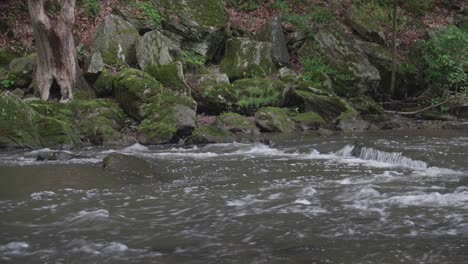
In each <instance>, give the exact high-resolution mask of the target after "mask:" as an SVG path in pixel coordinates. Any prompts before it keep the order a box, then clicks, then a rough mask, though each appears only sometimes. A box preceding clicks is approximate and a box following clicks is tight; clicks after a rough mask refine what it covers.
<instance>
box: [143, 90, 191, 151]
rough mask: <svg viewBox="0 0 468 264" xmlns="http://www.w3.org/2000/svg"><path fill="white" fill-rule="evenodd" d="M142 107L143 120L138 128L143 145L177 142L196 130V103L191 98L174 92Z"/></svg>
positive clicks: (163, 94) (154, 98)
mask: <svg viewBox="0 0 468 264" xmlns="http://www.w3.org/2000/svg"><path fill="white" fill-rule="evenodd" d="M150 101H151V102H150V103H147V104H145V105H143V106H142V116H143V120H142V122H141V123H140V124H139V126H138V141H139V142H140V143H142V144H162V143H170V142H176V141H178V140H179V139H182V138H185V137H187V136H189V135H190V134H191V133H192V131H193V130H194V129H195V128H196V107H197V106H196V103H195V101H193V99H192V98H191V97H188V96H181V95H176V94H175V93H174V92H173V91H165V92H164V93H162V94H160V95H158V96H154V97H152V98H151V99H150Z"/></svg>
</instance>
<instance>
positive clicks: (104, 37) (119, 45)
mask: <svg viewBox="0 0 468 264" xmlns="http://www.w3.org/2000/svg"><path fill="white" fill-rule="evenodd" d="M138 37H139V35H138V31H137V30H136V29H135V27H133V25H132V24H130V23H129V22H128V21H126V20H124V19H123V18H121V17H120V16H116V15H108V16H106V17H105V18H104V21H103V22H102V24H101V25H100V26H99V27H98V28H97V30H96V33H95V36H94V44H93V48H92V54H93V55H92V56H95V55H94V53H97V52H99V53H100V54H101V58H102V61H103V62H104V64H108V65H123V66H125V65H130V66H133V65H136V62H137V60H136V51H135V45H136V41H137V39H138ZM96 56H97V55H96Z"/></svg>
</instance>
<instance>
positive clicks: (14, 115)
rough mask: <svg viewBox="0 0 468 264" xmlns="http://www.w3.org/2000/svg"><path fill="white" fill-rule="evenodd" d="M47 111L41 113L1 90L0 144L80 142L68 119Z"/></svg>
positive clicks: (33, 145)
mask: <svg viewBox="0 0 468 264" xmlns="http://www.w3.org/2000/svg"><path fill="white" fill-rule="evenodd" d="M61 105H63V104H61ZM51 113H53V112H50V113H44V114H43V113H41V112H39V111H36V110H35V108H33V107H31V106H29V105H28V104H26V103H25V102H23V101H22V100H21V99H19V98H18V97H16V96H14V95H12V94H11V93H9V92H4V93H1V94H0V148H18V147H20V148H22V147H29V148H37V147H50V148H71V147H76V146H80V140H79V138H78V136H77V135H76V133H75V131H74V126H73V123H72V119H71V118H69V116H68V115H66V114H62V113H60V114H59V115H57V116H55V115H52V114H51Z"/></svg>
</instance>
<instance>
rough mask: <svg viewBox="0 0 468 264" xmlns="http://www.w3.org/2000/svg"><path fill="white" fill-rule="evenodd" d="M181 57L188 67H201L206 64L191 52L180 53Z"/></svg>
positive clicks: (204, 60)
mask: <svg viewBox="0 0 468 264" xmlns="http://www.w3.org/2000/svg"><path fill="white" fill-rule="evenodd" d="M182 57H183V58H184V60H185V62H186V63H188V64H190V65H197V66H203V65H205V63H206V58H205V57H203V56H202V55H199V54H197V53H195V52H194V51H193V50H184V51H182Z"/></svg>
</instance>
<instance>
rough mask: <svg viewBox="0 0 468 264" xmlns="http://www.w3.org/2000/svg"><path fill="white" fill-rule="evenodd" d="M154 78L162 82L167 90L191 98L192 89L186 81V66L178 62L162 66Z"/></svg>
mask: <svg viewBox="0 0 468 264" xmlns="http://www.w3.org/2000/svg"><path fill="white" fill-rule="evenodd" d="M153 76H155V77H156V79H157V80H158V81H160V82H161V83H162V84H163V85H164V87H165V88H169V89H171V90H173V91H175V92H177V93H178V94H182V95H187V96H190V88H189V86H188V84H187V82H186V81H185V76H184V66H183V64H182V62H180V61H176V62H173V63H171V64H168V65H161V66H160V67H159V70H158V71H157V72H154V74H153Z"/></svg>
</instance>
